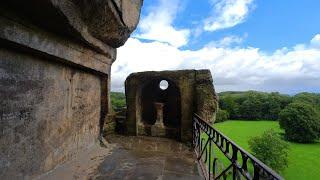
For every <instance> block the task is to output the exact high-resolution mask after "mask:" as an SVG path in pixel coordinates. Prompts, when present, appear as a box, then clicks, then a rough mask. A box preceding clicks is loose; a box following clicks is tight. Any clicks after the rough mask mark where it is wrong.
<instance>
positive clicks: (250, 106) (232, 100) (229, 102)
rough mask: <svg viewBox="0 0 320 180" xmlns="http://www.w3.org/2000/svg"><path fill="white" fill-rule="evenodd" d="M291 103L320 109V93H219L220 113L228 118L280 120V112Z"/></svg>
mask: <svg viewBox="0 0 320 180" xmlns="http://www.w3.org/2000/svg"><path fill="white" fill-rule="evenodd" d="M290 103H302V104H309V105H312V106H313V107H314V108H316V109H318V110H319V111H320V94H316V93H299V94H296V95H295V96H289V95H285V94H280V93H278V92H272V93H265V92H258V91H246V92H222V93H219V107H220V109H221V110H222V111H221V110H220V111H221V112H220V113H219V114H220V115H221V114H222V115H223V116H226V117H227V118H228V119H240V120H278V119H279V114H280V112H281V111H282V110H283V109H284V108H286V107H287V106H288V105H289V104H290ZM222 121H223V120H222Z"/></svg>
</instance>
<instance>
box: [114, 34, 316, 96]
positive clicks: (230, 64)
mask: <svg viewBox="0 0 320 180" xmlns="http://www.w3.org/2000/svg"><path fill="white" fill-rule="evenodd" d="M319 37H320V34H319V35H316V36H315V37H314V38H313V39H312V40H311V41H310V42H309V43H306V44H303V45H300V47H299V48H296V47H294V48H281V49H279V50H277V51H275V52H274V53H272V54H266V53H264V52H262V51H260V50H259V49H258V48H253V47H245V48H239V47H237V48H230V47H218V46H213V45H212V44H211V45H210V46H205V47H203V48H201V49H199V50H196V51H193V50H180V49H178V48H177V47H174V46H171V45H168V44H166V43H161V42H151V43H144V42H141V41H140V40H138V39H135V38H130V39H129V41H128V42H127V43H126V44H125V45H124V46H123V47H121V48H120V49H119V51H118V59H117V61H116V62H115V63H114V65H113V66H112V89H113V90H115V91H119V90H123V88H124V87H123V86H124V85H123V83H124V80H125V78H126V77H127V76H128V75H129V74H130V73H132V72H137V71H149V70H168V69H169V70H173V69H210V70H211V72H212V74H213V77H214V85H215V87H216V89H217V90H218V91H225V90H248V89H256V90H265V91H282V92H297V91H303V90H304V91H307V90H315V89H318V91H319V90H320V83H319V82H320V47H319V46H315V45H318V44H320V38H319Z"/></svg>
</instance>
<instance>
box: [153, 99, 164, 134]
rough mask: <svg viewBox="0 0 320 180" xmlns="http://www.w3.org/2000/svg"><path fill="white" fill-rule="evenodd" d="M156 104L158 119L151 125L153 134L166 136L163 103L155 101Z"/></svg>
mask: <svg viewBox="0 0 320 180" xmlns="http://www.w3.org/2000/svg"><path fill="white" fill-rule="evenodd" d="M154 106H155V108H156V110H157V119H156V122H155V124H154V125H152V126H151V135H152V136H165V134H166V132H165V127H164V124H163V106H164V104H163V103H159V102H155V103H154Z"/></svg>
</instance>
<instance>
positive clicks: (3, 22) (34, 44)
mask: <svg viewBox="0 0 320 180" xmlns="http://www.w3.org/2000/svg"><path fill="white" fill-rule="evenodd" d="M0 26H1V27H2V28H1V29H0V40H1V41H4V42H6V41H7V42H11V43H14V44H16V45H18V46H22V47H23V48H26V49H28V50H31V51H34V52H37V53H39V54H42V55H43V54H44V55H46V56H48V57H51V58H54V59H59V60H60V61H62V62H64V63H67V64H70V63H71V64H74V65H77V66H82V67H85V68H89V69H91V70H94V71H98V72H100V73H103V74H108V73H109V71H110V66H111V64H112V62H113V61H114V59H115V58H116V49H112V51H110V57H107V56H105V55H102V54H98V53H97V52H96V51H93V50H90V49H89V48H85V47H83V46H79V45H77V44H76V43H73V42H71V41H66V40H65V39H63V38H60V37H57V36H55V35H54V34H51V33H47V32H45V31H43V30H41V29H38V28H36V27H29V26H26V25H24V24H20V23H17V22H16V21H13V20H11V19H9V18H7V17H4V16H0Z"/></svg>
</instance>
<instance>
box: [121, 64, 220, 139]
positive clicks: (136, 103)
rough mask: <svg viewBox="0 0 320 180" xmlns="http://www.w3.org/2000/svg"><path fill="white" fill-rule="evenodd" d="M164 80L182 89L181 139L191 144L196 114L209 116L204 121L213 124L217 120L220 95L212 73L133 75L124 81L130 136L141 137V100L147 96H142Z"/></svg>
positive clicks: (181, 72) (190, 72) (186, 72)
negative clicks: (149, 87)
mask: <svg viewBox="0 0 320 180" xmlns="http://www.w3.org/2000/svg"><path fill="white" fill-rule="evenodd" d="M162 79H164V80H168V81H170V82H173V83H174V84H175V85H176V86H177V87H178V89H179V93H180V101H181V103H180V104H181V108H180V111H181V126H180V135H179V138H178V139H179V140H181V141H183V142H191V140H192V116H193V113H197V114H199V115H201V116H203V115H206V116H205V119H207V120H208V121H209V122H211V123H212V122H213V121H214V118H215V113H216V110H217V106H218V104H217V95H216V93H215V90H214V87H213V82H212V77H211V73H210V71H209V70H178V71H159V72H158V71H147V72H138V73H132V74H130V75H129V76H128V77H127V79H126V81H125V91H126V101H127V121H126V128H127V133H128V134H131V135H139V134H141V126H143V123H142V117H141V114H142V110H141V97H142V96H144V95H145V94H142V93H141V92H142V89H143V87H144V86H145V85H146V84H147V83H149V82H151V81H160V80H162ZM203 118H204V117H203ZM139 131H140V132H139Z"/></svg>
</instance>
